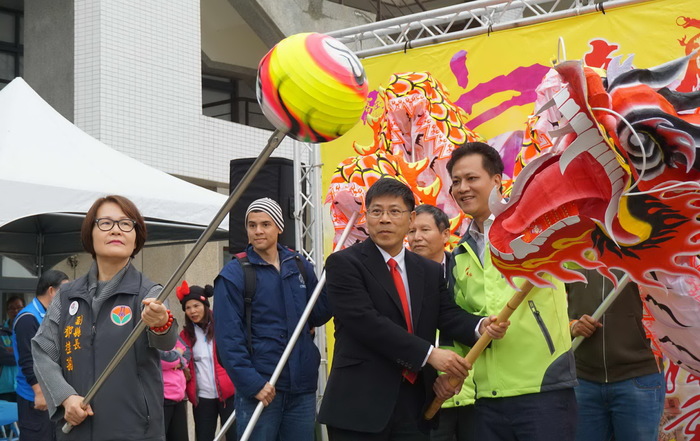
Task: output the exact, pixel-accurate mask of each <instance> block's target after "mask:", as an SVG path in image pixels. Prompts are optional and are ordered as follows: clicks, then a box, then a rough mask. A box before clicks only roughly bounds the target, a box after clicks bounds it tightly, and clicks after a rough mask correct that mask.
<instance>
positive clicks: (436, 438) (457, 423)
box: [430, 405, 478, 441]
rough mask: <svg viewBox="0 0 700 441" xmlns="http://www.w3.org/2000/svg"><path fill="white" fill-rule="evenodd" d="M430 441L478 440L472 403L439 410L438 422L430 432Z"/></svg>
mask: <svg viewBox="0 0 700 441" xmlns="http://www.w3.org/2000/svg"><path fill="white" fill-rule="evenodd" d="M430 441H478V438H477V437H476V410H475V409H474V405H470V406H457V407H448V408H446V409H441V410H440V423H439V425H438V427H437V428H435V429H433V430H432V431H431V432H430Z"/></svg>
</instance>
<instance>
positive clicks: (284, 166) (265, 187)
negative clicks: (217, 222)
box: [228, 158, 295, 254]
mask: <svg viewBox="0 0 700 441" xmlns="http://www.w3.org/2000/svg"><path fill="white" fill-rule="evenodd" d="M255 159H256V158H242V159H233V160H232V161H231V169H230V170H231V174H230V180H229V185H230V187H229V188H230V191H231V192H233V190H234V189H235V188H236V186H237V185H238V183H239V182H241V179H243V176H244V175H245V174H246V172H247V171H248V169H249V168H250V166H251V165H253V162H255ZM264 197H268V198H270V199H274V200H275V201H277V202H278V203H279V204H280V206H281V207H282V216H283V217H284V231H283V232H282V234H281V235H280V238H279V242H280V244H282V245H286V246H288V247H290V248H294V245H295V244H294V236H295V234H294V231H295V225H294V163H293V162H292V161H291V160H290V159H285V158H268V160H267V161H266V162H265V165H264V166H263V167H262V168H261V169H260V171H259V172H258V174H257V175H255V177H254V178H253V181H252V182H251V183H250V185H249V186H248V188H247V189H246V191H245V192H243V195H242V196H241V197H240V199H238V202H236V205H235V206H234V207H233V209H232V210H231V212H230V213H229V230H228V231H229V241H228V246H229V253H231V254H236V253H238V252H241V251H243V250H245V247H246V246H247V245H248V234H247V232H246V227H245V212H246V210H247V209H248V205H250V203H251V202H253V201H254V200H256V199H259V198H264Z"/></svg>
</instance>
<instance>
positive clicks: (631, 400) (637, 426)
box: [576, 372, 665, 441]
mask: <svg viewBox="0 0 700 441" xmlns="http://www.w3.org/2000/svg"><path fill="white" fill-rule="evenodd" d="M578 381H579V386H578V387H576V400H577V401H578V412H579V413H578V429H577V431H576V440H577V441H584V440H585V441H608V440H610V439H611V438H612V436H613V435H615V441H652V440H653V441H656V440H657V439H658V437H659V422H660V420H661V414H662V413H663V410H664V395H665V387H664V386H665V385H664V374H663V372H661V373H658V374H650V375H643V376H641V377H636V378H630V379H629V380H625V381H617V382H615V383H607V384H606V383H594V382H590V381H586V380H582V379H579V380H578Z"/></svg>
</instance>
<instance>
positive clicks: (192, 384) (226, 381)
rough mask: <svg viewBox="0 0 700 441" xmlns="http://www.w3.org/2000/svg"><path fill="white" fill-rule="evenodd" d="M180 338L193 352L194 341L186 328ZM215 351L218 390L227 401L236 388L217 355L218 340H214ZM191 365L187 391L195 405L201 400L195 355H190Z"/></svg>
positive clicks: (223, 399)
mask: <svg viewBox="0 0 700 441" xmlns="http://www.w3.org/2000/svg"><path fill="white" fill-rule="evenodd" d="M180 339H181V340H182V341H184V342H185V346H186V347H187V349H188V350H189V351H190V353H192V342H191V341H190V339H189V338H187V335H186V334H185V330H184V329H183V330H182V331H181V332H180ZM213 352H214V373H215V375H216V391H217V394H218V395H219V401H225V400H226V399H228V398H229V397H231V396H232V395H233V394H234V393H235V392H236V389H235V388H234V386H233V383H232V382H231V379H230V378H229V376H228V374H227V373H226V369H224V367H223V366H221V363H219V357H218V356H217V355H216V340H214V351H213ZM189 367H190V375H191V377H190V381H188V382H187V386H186V388H185V389H186V392H187V399H189V400H190V403H192V405H193V406H197V403H198V402H199V400H197V374H196V370H197V369H196V368H195V367H194V357H190V360H189Z"/></svg>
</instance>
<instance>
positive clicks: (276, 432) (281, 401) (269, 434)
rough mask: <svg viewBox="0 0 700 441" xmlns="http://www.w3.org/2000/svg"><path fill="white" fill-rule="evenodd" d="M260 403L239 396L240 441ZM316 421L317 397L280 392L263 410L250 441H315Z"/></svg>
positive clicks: (238, 426) (237, 418)
mask: <svg viewBox="0 0 700 441" xmlns="http://www.w3.org/2000/svg"><path fill="white" fill-rule="evenodd" d="M258 403H259V401H258V400H256V399H255V398H246V397H243V394H236V428H237V430H238V438H239V439H240V438H241V437H242V436H243V433H244V432H245V428H246V427H247V426H248V422H249V421H250V418H251V417H252V416H253V412H255V407H256V406H257V405H258ZM315 421H316V394H315V393H313V392H311V393H305V394H291V393H287V392H282V391H280V390H278V391H277V393H276V395H275V398H274V400H272V402H271V403H270V405H269V406H267V407H266V408H264V409H263V412H262V414H260V418H259V419H258V422H257V424H255V430H254V431H253V433H252V435H251V437H250V441H313V439H314V424H315Z"/></svg>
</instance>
